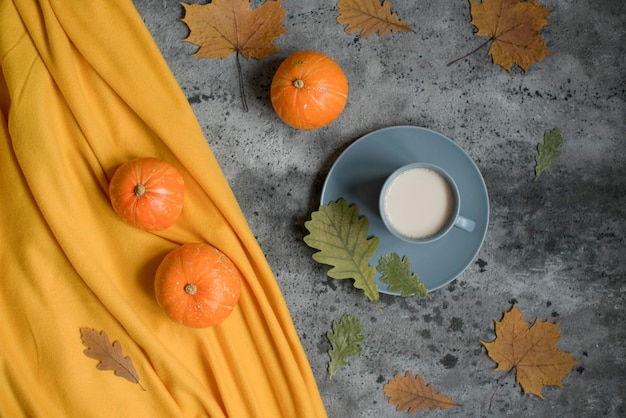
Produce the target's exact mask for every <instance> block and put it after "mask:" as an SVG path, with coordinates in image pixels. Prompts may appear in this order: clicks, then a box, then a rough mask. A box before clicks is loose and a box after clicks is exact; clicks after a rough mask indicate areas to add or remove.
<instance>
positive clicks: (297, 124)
mask: <svg viewBox="0 0 626 418" xmlns="http://www.w3.org/2000/svg"><path fill="white" fill-rule="evenodd" d="M270 98H271V101H272V106H273V107H274V110H275V111H276V113H277V114H278V116H279V117H280V118H281V119H282V120H283V122H285V123H286V124H287V125H289V126H292V127H294V128H297V129H306V130H311V129H318V128H321V127H323V126H326V125H328V124H329V123H331V122H332V121H334V120H335V119H337V117H338V116H339V115H340V114H341V112H342V111H343V108H344V107H345V105H346V101H347V100H348V80H347V78H346V75H345V74H344V72H343V70H342V69H341V67H340V66H339V65H338V64H337V63H336V62H335V61H333V60H332V59H331V58H329V57H327V56H326V55H324V54H322V53H320V52H316V51H300V52H296V53H294V54H292V55H290V56H289V57H287V59H286V60H285V61H283V62H282V63H281V64H280V65H279V66H278V69H277V70H276V74H274V78H273V79H272V86H271V89H270Z"/></svg>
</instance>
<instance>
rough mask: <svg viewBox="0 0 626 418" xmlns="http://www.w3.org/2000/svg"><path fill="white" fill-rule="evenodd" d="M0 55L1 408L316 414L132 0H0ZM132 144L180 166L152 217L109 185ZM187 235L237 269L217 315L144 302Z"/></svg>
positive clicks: (253, 261) (236, 224) (261, 277)
mask: <svg viewBox="0 0 626 418" xmlns="http://www.w3.org/2000/svg"><path fill="white" fill-rule="evenodd" d="M0 68H1V73H0V74H1V76H2V77H1V78H0V109H1V110H2V118H1V125H2V126H1V130H0V140H1V145H0V147H1V149H0V173H1V176H0V190H2V203H1V209H0V233H1V234H2V251H0V257H1V260H0V283H1V284H0V317H2V318H3V325H2V327H1V328H0V416H11V417H19V416H31V417H39V416H41V417H50V416H136V417H158V416H164V417H173V416H181V417H204V416H210V417H227V416H228V417H323V416H326V414H325V411H324V407H323V403H322V401H321V398H320V395H319V392H318V389H317V385H316V382H315V379H314V376H313V373H312V371H311V369H310V365H309V363H308V360H307V358H306V355H305V353H304V350H303V348H302V346H301V343H300V341H299V338H298V335H297V333H296V330H295V328H294V326H293V323H292V321H291V317H290V314H289V311H288V309H287V306H286V304H285V302H284V299H283V296H282V294H281V292H280V289H279V287H278V285H277V283H276V281H275V279H274V277H273V274H272V272H271V270H270V268H269V266H268V264H267V261H266V260H265V258H264V255H263V253H262V251H261V249H260V248H259V246H258V244H257V242H256V240H255V238H254V236H253V235H252V233H251V231H250V229H249V226H248V224H247V223H246V220H245V218H244V216H243V213H242V212H241V210H240V208H239V206H238V204H237V201H236V199H235V197H234V195H233V193H232V191H231V189H230V187H229V185H228V182H227V180H226V178H225V177H224V175H223V173H222V171H221V169H220V167H219V164H218V162H217V161H216V159H215V157H214V155H213V154H212V152H211V150H210V148H209V146H208V144H207V141H206V139H205V138H204V135H203V133H202V131H201V129H200V127H199V125H198V123H197V120H196V119H195V116H194V114H193V111H192V109H191V108H190V106H189V104H188V102H187V100H186V98H185V97H184V95H183V93H182V91H181V90H180V87H179V86H178V84H177V82H176V80H175V78H174V77H173V75H172V74H171V72H170V70H169V68H168V66H167V64H166V62H165V61H164V59H163V57H162V56H161V54H160V52H159V50H158V48H157V46H156V45H155V44H154V41H153V40H152V38H151V36H150V34H149V32H148V31H147V29H146V28H145V26H144V24H143V22H142V20H141V18H140V16H139V15H138V14H137V12H136V10H135V8H134V6H133V5H132V3H131V2H130V1H115V2H78V1H71V0H40V1H36V0H14V1H9V0H7V1H2V2H0ZM144 156H146V157H147V156H150V157H157V158H162V159H165V160H167V161H168V162H170V163H171V164H173V165H174V166H175V167H176V168H177V169H178V170H179V171H180V172H181V174H182V175H183V177H184V179H185V185H186V195H185V202H184V207H183V212H182V214H181V217H180V218H179V220H178V221H177V223H176V224H175V225H174V226H173V227H171V228H169V229H167V230H165V231H161V232H157V233H149V232H145V231H141V230H138V229H136V228H133V227H131V226H129V225H127V224H125V223H124V222H123V221H121V220H120V219H119V218H118V217H117V215H116V214H115V213H114V211H113V210H112V208H111V206H110V203H109V200H108V196H107V188H108V180H109V179H110V178H111V176H112V174H113V172H114V171H115V169H116V168H117V167H118V166H119V165H121V164H122V163H123V162H125V161H127V160H129V159H132V158H136V157H144ZM186 242H207V243H210V244H212V245H214V246H216V247H217V248H219V249H220V250H222V251H223V252H224V253H226V254H227V255H228V256H229V257H230V258H231V259H232V260H233V262H234V263H235V264H236V265H237V267H238V268H239V269H240V271H241V272H242V275H243V276H244V278H245V280H244V283H243V287H242V295H241V299H240V302H239V304H238V306H237V308H236V309H235V311H234V312H233V314H232V315H231V316H230V317H229V318H228V319H227V320H226V321H225V322H224V323H222V324H221V325H219V326H217V327H213V328H208V329H201V330H196V329H191V328H186V327H183V326H181V325H178V324H175V323H173V322H172V321H170V320H169V319H168V318H167V317H166V315H165V314H164V313H163V312H162V311H161V309H160V308H159V307H158V305H157V304H156V301H155V298H154V290H153V278H154V273H155V271H156V267H157V266H158V264H159V262H160V260H161V259H162V258H163V257H164V256H165V254H166V253H167V252H168V251H170V250H172V249H174V248H175V247H176V246H178V245H181V244H183V243H186ZM83 327H87V328H93V329H96V330H102V331H105V332H106V333H107V334H108V335H109V337H110V338H111V341H114V340H117V341H119V342H120V344H121V346H122V349H123V351H124V355H126V356H128V357H129V358H130V359H131V361H132V362H133V365H134V366H135V368H136V369H137V373H138V375H139V378H140V381H141V386H143V387H144V388H145V391H144V390H142V389H141V387H140V386H139V385H135V384H133V383H131V382H129V381H127V380H125V379H122V378H119V377H117V376H115V375H114V374H113V373H112V372H109V371H102V370H98V369H96V364H97V361H96V360H94V359H91V358H88V357H86V356H84V355H83V350H84V348H85V347H84V346H83V345H82V341H81V334H80V328H83Z"/></svg>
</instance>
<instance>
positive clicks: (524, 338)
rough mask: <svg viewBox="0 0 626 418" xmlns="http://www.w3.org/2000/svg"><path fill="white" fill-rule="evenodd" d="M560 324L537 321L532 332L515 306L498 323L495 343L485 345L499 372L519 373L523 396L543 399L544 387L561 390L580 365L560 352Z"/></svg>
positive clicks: (569, 356) (567, 354)
mask: <svg viewBox="0 0 626 418" xmlns="http://www.w3.org/2000/svg"><path fill="white" fill-rule="evenodd" d="M557 328H558V324H553V323H550V322H548V321H544V322H542V321H538V320H537V319H535V322H534V323H533V325H532V326H531V327H530V328H529V327H528V323H527V322H526V320H525V319H524V316H523V315H522V313H521V312H520V310H519V309H518V308H517V305H513V307H512V308H511V310H510V311H509V312H507V313H505V314H504V316H503V318H502V320H501V321H496V323H495V331H496V339H495V340H494V341H493V342H487V343H486V342H482V341H481V343H482V345H483V346H485V348H486V349H487V353H488V355H489V357H490V358H491V359H492V360H493V361H495V362H496V364H497V367H496V370H513V369H515V370H516V381H517V383H519V385H520V386H521V387H522V389H523V390H524V393H532V394H535V395H537V396H539V397H540V398H542V399H543V395H542V394H541V389H542V387H543V385H552V386H559V387H561V386H562V384H561V381H562V379H563V377H565V375H567V374H568V373H569V372H570V371H571V370H572V367H573V366H574V365H576V364H578V362H577V361H576V360H574V358H573V357H572V355H571V354H569V353H565V352H563V351H561V350H559V349H558V348H557V345H558V343H559V340H560V339H561V335H560V334H559V332H558V331H557Z"/></svg>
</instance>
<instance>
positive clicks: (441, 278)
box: [321, 126, 489, 295]
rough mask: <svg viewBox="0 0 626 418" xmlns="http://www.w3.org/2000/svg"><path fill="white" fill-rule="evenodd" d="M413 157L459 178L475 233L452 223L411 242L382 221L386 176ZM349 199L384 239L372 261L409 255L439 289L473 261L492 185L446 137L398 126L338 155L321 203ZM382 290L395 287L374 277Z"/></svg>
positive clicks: (481, 238) (486, 220)
mask: <svg viewBox="0 0 626 418" xmlns="http://www.w3.org/2000/svg"><path fill="white" fill-rule="evenodd" d="M412 162H427V163H432V164H436V165H438V166H440V167H441V168H443V169H444V170H446V171H447V172H448V173H449V174H450V175H451V176H452V177H453V178H454V180H455V181H456V183H457V185H458V187H459V193H460V195H461V212H460V213H461V214H462V215H463V216H465V217H467V218H470V219H472V220H473V221H475V222H476V228H475V229H474V232H472V233H469V232H466V231H462V230H460V229H458V228H453V229H452V230H451V231H450V232H449V233H448V234H447V235H446V236H445V237H443V238H441V239H440V240H438V241H436V242H434V243H431V244H421V245H417V244H409V243H406V242H404V241H402V240H400V239H398V238H396V237H395V236H393V235H392V234H391V233H390V232H389V231H388V230H387V229H386V228H385V226H384V225H383V222H382V220H381V218H380V214H379V211H378V196H379V193H380V190H381V188H382V185H383V183H384V182H385V180H386V178H387V177H388V176H389V175H390V174H391V173H392V172H393V171H395V170H396V169H397V168H399V167H401V166H403V165H405V164H408V163H412ZM339 198H344V199H345V200H346V201H347V202H348V204H349V205H351V204H356V205H357V206H358V208H359V213H360V214H361V215H363V216H365V217H367V219H368V221H369V235H370V236H376V237H378V238H379V239H380V244H379V246H378V249H377V250H376V253H375V254H374V257H373V258H372V259H371V260H370V265H372V266H376V265H377V264H378V260H379V259H380V257H381V256H383V255H385V254H389V253H391V252H395V253H397V254H398V255H399V256H400V257H403V256H408V258H409V259H410V261H411V271H412V272H413V273H416V274H417V275H418V276H419V280H420V281H421V282H422V283H423V284H424V286H426V288H427V289H428V290H429V291H433V290H437V289H439V288H441V287H443V286H445V285H447V284H448V283H450V282H451V281H453V280H454V279H455V278H457V277H458V276H459V275H460V274H461V273H463V271H464V270H465V269H466V268H467V267H468V266H469V265H470V264H471V263H472V261H473V260H474V258H475V257H476V255H477V254H478V251H479V250H480V247H481V246H482V243H483V241H484V239H485V235H486V234H487V225H488V223H489V197H488V195H487V187H486V186H485V181H484V180H483V177H482V175H481V174H480V171H479V170H478V167H477V166H476V164H475V163H474V161H472V159H471V158H470V157H469V156H468V155H467V154H466V153H465V151H463V149H461V147H459V146H458V145H457V144H455V143H454V142H452V141H451V140H450V139H448V138H446V137H445V136H443V135H441V134H439V133H437V132H434V131H431V130H428V129H424V128H419V127H415V126H393V127H389V128H384V129H380V130H377V131H374V132H371V133H369V134H367V135H365V136H363V137H361V138H360V139H358V140H356V141H355V142H354V143H352V144H351V145H350V146H349V147H348V148H346V150H345V151H344V152H343V153H342V154H341V155H340V156H339V158H337V160H336V161H335V163H334V164H333V166H332V168H331V169H330V171H329V173H328V176H327V177H326V181H325V182H324V187H323V189H322V196H321V202H322V204H328V203H330V202H334V201H335V200H337V199H339ZM375 281H376V284H377V285H378V289H379V291H380V292H381V293H386V294H389V295H398V294H399V293H398V292H391V291H389V290H388V289H387V284H386V283H383V282H381V281H380V273H378V272H376V278H375Z"/></svg>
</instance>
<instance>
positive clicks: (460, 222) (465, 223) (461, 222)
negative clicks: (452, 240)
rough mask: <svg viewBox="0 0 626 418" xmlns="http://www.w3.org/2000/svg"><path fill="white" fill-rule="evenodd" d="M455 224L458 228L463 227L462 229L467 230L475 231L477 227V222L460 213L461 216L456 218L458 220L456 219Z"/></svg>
mask: <svg viewBox="0 0 626 418" xmlns="http://www.w3.org/2000/svg"><path fill="white" fill-rule="evenodd" d="M454 226H456V227H457V228H461V229H462V230H464V231H467V232H474V228H476V222H474V221H472V220H471V219H467V218H466V217H464V216H460V215H459V217H457V218H456V221H454Z"/></svg>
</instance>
